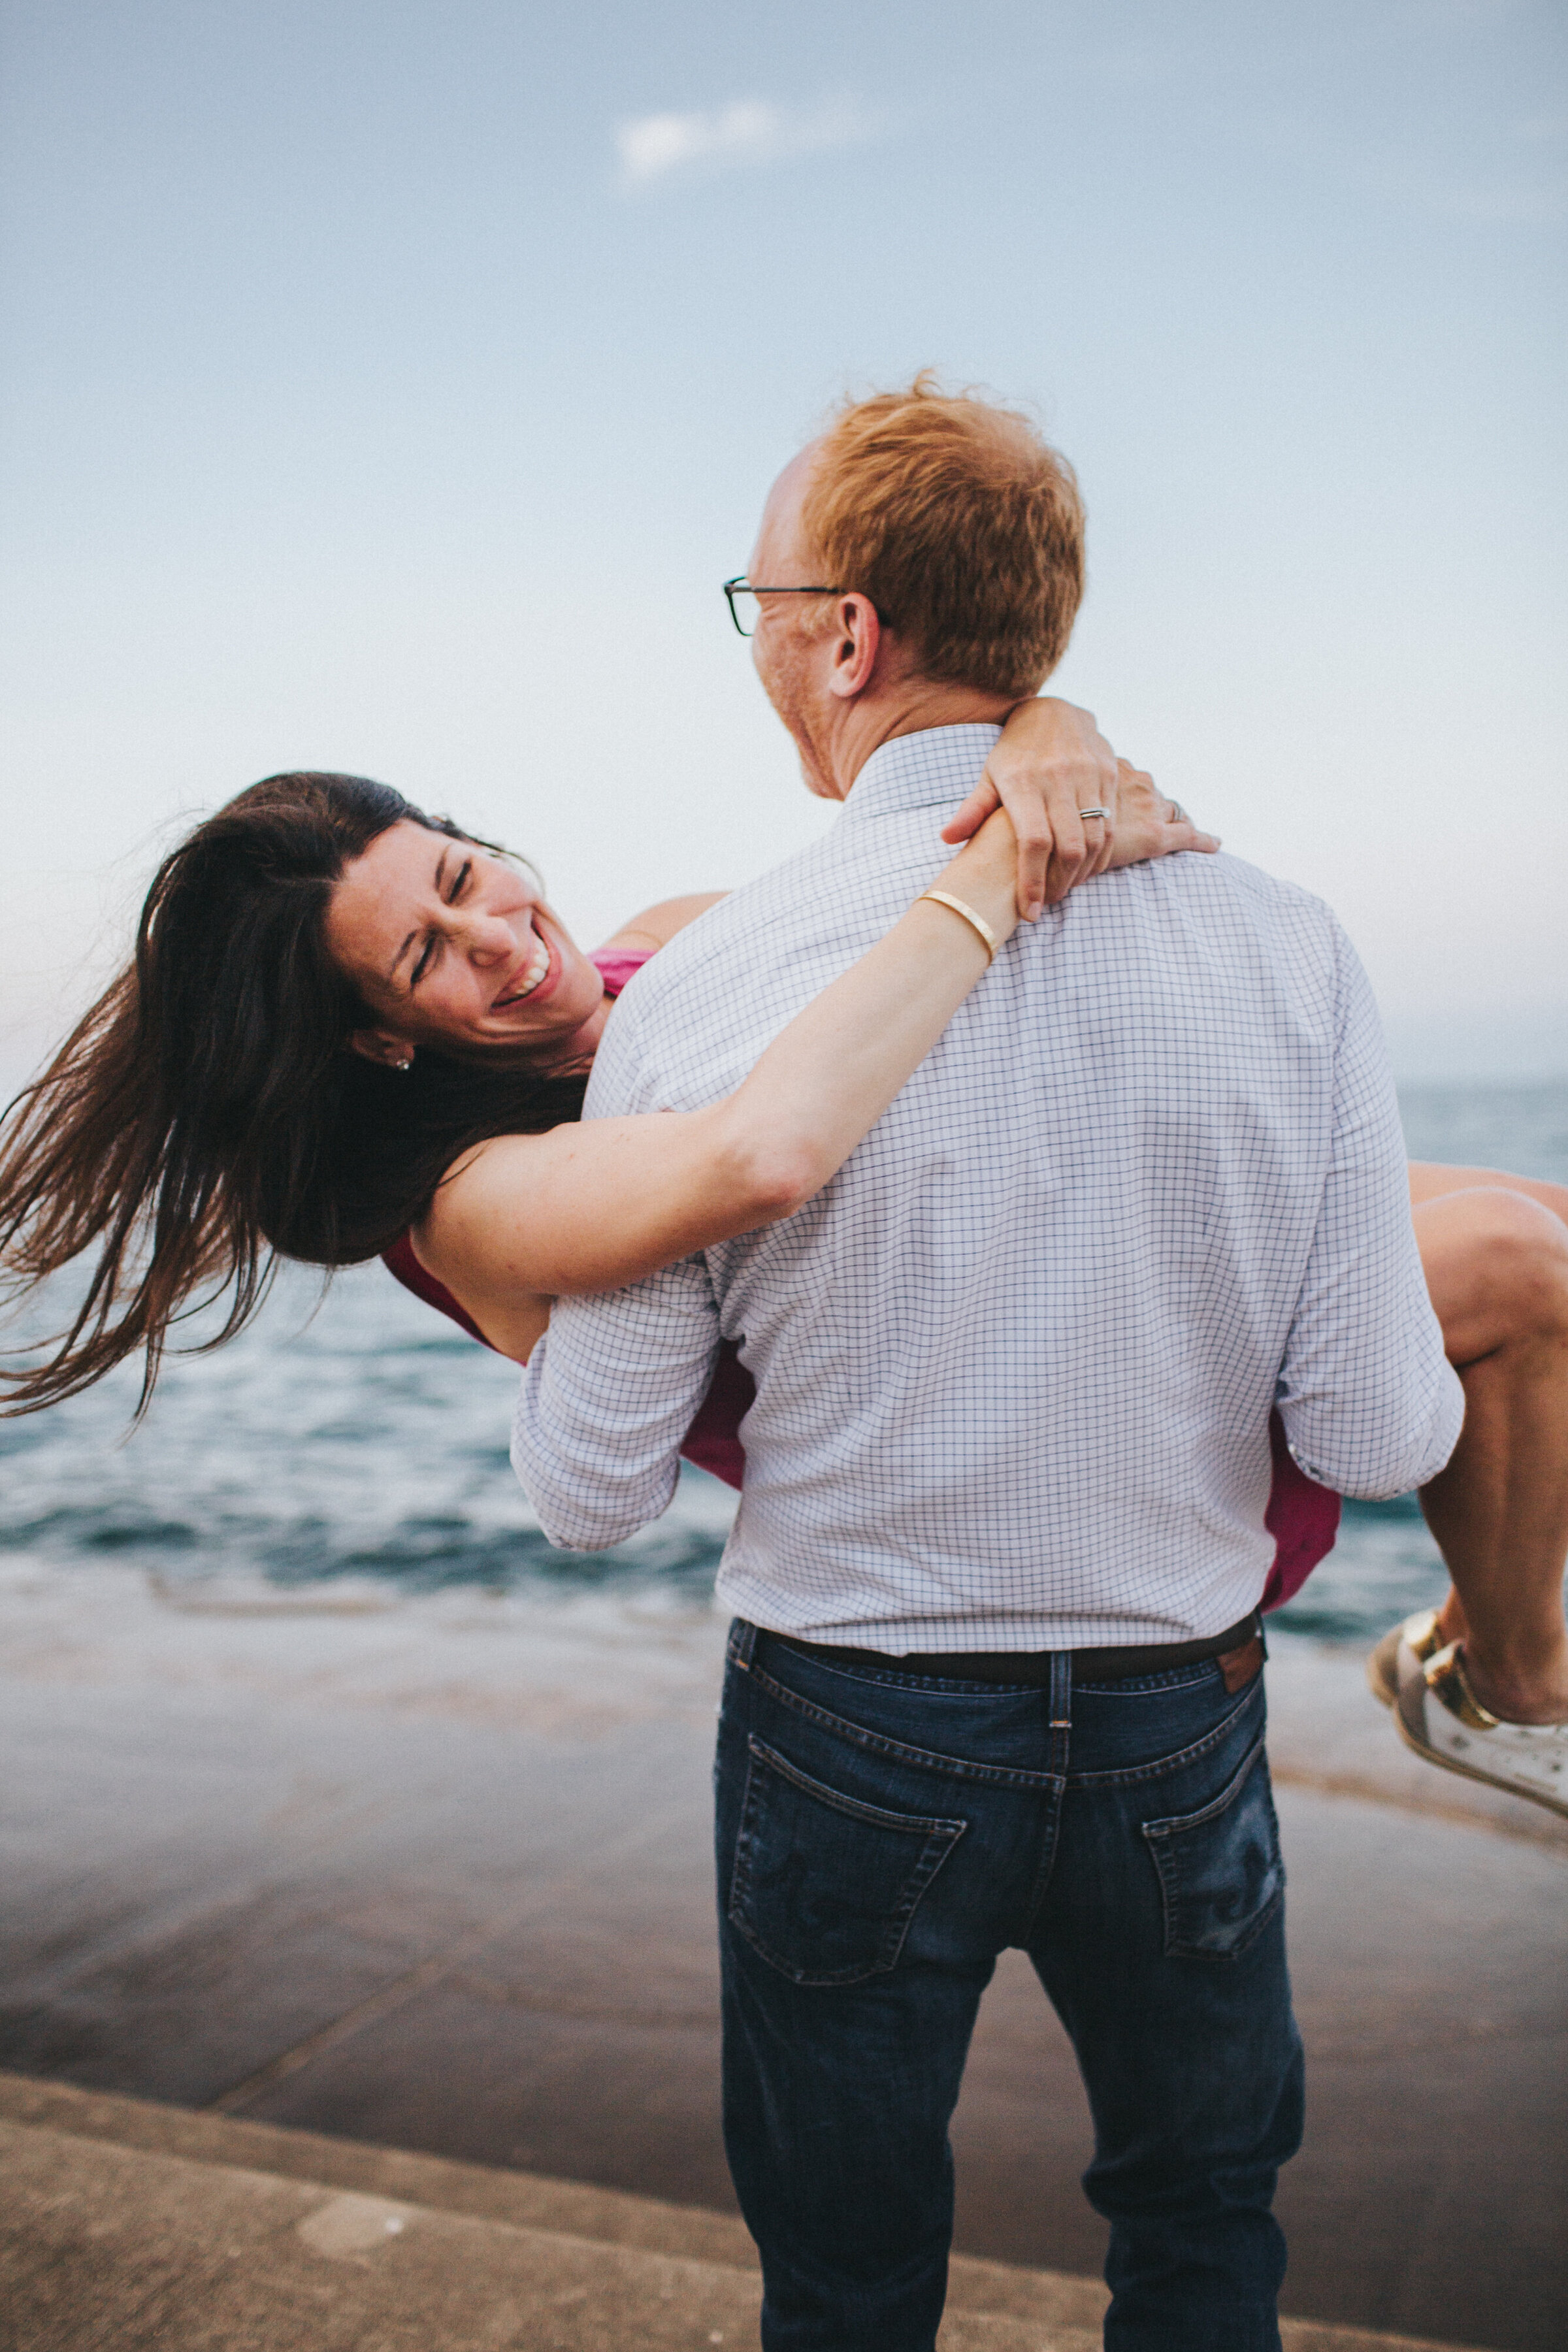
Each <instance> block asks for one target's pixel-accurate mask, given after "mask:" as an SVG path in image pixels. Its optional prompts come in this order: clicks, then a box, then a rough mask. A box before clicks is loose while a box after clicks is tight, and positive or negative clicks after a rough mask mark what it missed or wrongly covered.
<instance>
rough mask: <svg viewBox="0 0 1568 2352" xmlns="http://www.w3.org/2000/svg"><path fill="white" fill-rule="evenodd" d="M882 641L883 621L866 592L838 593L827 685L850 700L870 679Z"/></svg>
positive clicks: (839, 695)
mask: <svg viewBox="0 0 1568 2352" xmlns="http://www.w3.org/2000/svg"><path fill="white" fill-rule="evenodd" d="M881 643H882V624H881V622H880V621H879V619H878V617H877V607H876V606H875V604H872V602H871V599H870V598H869V596H859V595H856V596H840V598H839V599H838V602H837V604H836V605H835V607H834V611H833V661H832V666H831V667H830V668H829V670H828V673H827V688H828V692H829V693H830V694H837V696H838V697H839V698H840V699H841V700H843V701H845V702H851V701H853V700H854V698H855V697H856V695H858V694H863V693H864V692H865V690H866V688H868V686H869V685H870V683H871V677H872V673H873V672H874V670H875V669H876V667H877V655H878V651H879V647H880V646H881Z"/></svg>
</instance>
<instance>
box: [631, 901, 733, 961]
mask: <svg viewBox="0 0 1568 2352" xmlns="http://www.w3.org/2000/svg"><path fill="white" fill-rule="evenodd" d="M729 895H730V894H729V892H728V891H727V890H692V891H689V892H688V894H687V896H686V897H685V898H660V899H659V900H658V903H657V904H656V905H654V906H652V907H645V908H643V910H642V913H641V914H640V915H634V916H633V917H632V919H631V920H630V922H629V923H623V924H622V926H621V928H620V929H619V930H618V931H617V932H616V934H615V936H614V938H613V939H608V940H605V947H606V948H626V949H633V948H663V947H668V945H669V942H670V940H672V939H673V938H674V937H675V934H676V933H677V931H683V930H684V929H686V926H687V924H688V923H694V922H695V921H696V920H697V918H698V916H699V915H705V914H706V913H707V911H708V909H709V908H710V907H716V906H717V905H718V904H719V901H720V899H721V898H728V897H729Z"/></svg>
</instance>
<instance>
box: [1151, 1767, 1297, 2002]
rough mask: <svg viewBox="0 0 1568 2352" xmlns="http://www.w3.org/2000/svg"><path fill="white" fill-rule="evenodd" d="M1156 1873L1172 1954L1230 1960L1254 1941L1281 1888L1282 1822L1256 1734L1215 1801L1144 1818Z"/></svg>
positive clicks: (1167, 1945)
mask: <svg viewBox="0 0 1568 2352" xmlns="http://www.w3.org/2000/svg"><path fill="white" fill-rule="evenodd" d="M1143 1835H1144V1836H1145V1838H1146V1839H1147V1840H1148V1842H1149V1851H1150V1853H1152V1855H1153V1858H1154V1867H1155V1869H1156V1870H1157V1871H1158V1872H1159V1874H1160V1891H1161V1895H1162V1896H1163V1901H1164V1906H1165V1949H1166V1951H1167V1953H1169V1954H1170V1955H1171V1956H1172V1957H1173V1958H1182V1959H1205V1960H1229V1959H1235V1958H1237V1957H1238V1956H1239V1955H1240V1954H1241V1953H1243V1952H1245V1951H1246V1949H1247V1946H1248V1945H1249V1944H1251V1943H1253V1942H1255V1941H1256V1939H1257V1938H1258V1937H1259V1936H1260V1935H1261V1934H1262V1933H1263V1930H1264V1928H1265V1927H1267V1926H1268V1922H1269V1920H1270V1919H1271V1918H1272V1917H1273V1916H1274V1914H1275V1912H1276V1911H1277V1910H1278V1909H1279V1905H1280V1902H1281V1901H1282V1899H1283V1897H1284V1893H1285V1862H1284V1857H1283V1855H1282V1854H1281V1853H1280V1851H1279V1822H1277V1820H1276V1819H1275V1816H1274V1799H1273V1794H1272V1792H1271V1790H1270V1788H1269V1785H1268V1760H1267V1759H1266V1758H1265V1756H1264V1753H1263V1742H1262V1740H1261V1739H1259V1740H1258V1741H1257V1742H1256V1743H1255V1744H1254V1746H1253V1747H1251V1748H1249V1749H1248V1750H1247V1755H1246V1757H1245V1758H1244V1759H1243V1760H1242V1763H1241V1766H1240V1768H1239V1769H1238V1770H1237V1772H1236V1774H1235V1775H1234V1776H1233V1778H1232V1779H1231V1780H1229V1781H1228V1782H1227V1783H1226V1787H1225V1788H1223V1789H1222V1790H1220V1792H1219V1795H1218V1796H1217V1797H1215V1800H1214V1801H1213V1802H1212V1804H1207V1805H1205V1806H1204V1807H1203V1808H1202V1809H1201V1811H1198V1812H1195V1813H1177V1814H1174V1815H1173V1816H1172V1818H1171V1819H1170V1820H1168V1821H1162V1822H1144V1823H1143Z"/></svg>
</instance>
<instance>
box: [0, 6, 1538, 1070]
mask: <svg viewBox="0 0 1568 2352" xmlns="http://www.w3.org/2000/svg"><path fill="white" fill-rule="evenodd" d="M1565 226H1568V11H1564V9H1563V7H1562V5H1561V0H1353V5H1341V0H1317V5H1313V6H1312V7H1311V8H1307V7H1304V6H1301V5H1271V0H1247V5H1228V0H1194V5H1179V0H1082V5H1080V4H1079V0H1063V4H1062V5H1050V0H1032V5H1014V0H966V5H964V6H963V7H962V8H960V7H958V6H956V5H944V6H938V5H931V0H900V5H897V6H892V5H884V0H867V5H863V6H861V7H860V8H859V9H858V10H855V11H845V10H843V9H841V8H839V7H837V6H833V5H825V0H795V5H793V6H792V7H790V8H788V9H779V8H773V9H763V8H759V7H748V6H745V5H725V6H722V7H721V6H718V5H709V0H675V5H661V6H659V7H658V8H657V9H650V8H648V7H647V6H646V5H641V6H637V7H633V6H631V5H618V0H617V5H610V4H609V0H576V5H574V6H573V7H572V8H571V9H570V10H567V9H562V8H545V7H543V6H541V5H532V6H523V5H516V0H438V5H436V0H265V5H258V0H224V5H221V6H215V5H212V0H3V5H0V317H3V318H4V320H5V331H4V338H3V344H0V596H3V600H4V611H3V613H0V647H3V649H0V693H3V698H4V710H5V718H4V746H3V749H0V760H3V770H0V772H3V774H4V778H5V841H6V853H7V854H6V856H5V859H4V860H3V861H0V1068H3V1070H4V1073H5V1076H16V1075H18V1074H19V1073H20V1071H21V1069H22V1068H23V1067H24V1066H26V1065H27V1064H29V1063H31V1062H32V1061H33V1060H34V1059H35V1058H36V1057H37V1054H38V1053H39V1052H40V1051H41V1049H42V1047H43V1045H44V1044H45V1043H46V1042H47V1039H48V1037H49V1036H50V1035H51V1034H53V1033H55V1032H56V1031H58V1027H59V1026H60V1024H62V1022H63V1021H64V1020H65V1019H66V1018H67V1016H68V1013H70V1012H71V1011H73V1010H74V1009H75V1008H76V1007H77V1006H78V1005H79V1004H80V1003H82V1002H83V1001H85V997H86V994H87V992H89V990H90V989H91V988H92V987H93V986H94V985H95V984H96V982H99V981H100V980H101V979H102V978H103V977H104V976H105V975H106V974H107V972H108V971H110V969H111V968H112V965H113V962H114V960H115V958H116V957H117V956H118V954H119V953H120V952H121V950H122V949H123V946H124V943H125V940H126V938H127V936H128V931H129V927H130V924H131V922H132V918H133V915H134V911H135V908H136V906H137V904H138V902H139V899H140V895H141V891H142V887H143V886H144V884H145V881H146V878H147V877H148V875H149V873H150V871H151V869H152V866H153V864H154V863H155V861H156V858H157V856H158V855H159V853H160V852H161V850H162V849H163V848H164V847H166V846H167V845H168V844H169V843H170V842H171V841H172V840H173V839H174V838H175V837H177V835H178V833H179V831H180V829H181V827H182V826H183V824H184V823H186V822H188V821H189V819H190V818H191V817H192V816H193V815H194V814H196V813H198V812H200V811H202V810H205V809H208V808H211V807H213V806H215V805H216V804H217V803H219V802H221V801H222V800H223V799H225V798H226V797H227V796H228V795H229V794H230V793H233V792H235V791H237V790H238V789H240V788H241V787H242V786H243V785H245V784H247V783H248V782H252V781H253V780H254V779H256V778H257V777H258V776H261V775H265V774H268V773H270V772H276V771H279V770H280V769H286V768H290V767H303V766H309V767H322V768H346V769H351V770H353V771H355V772H361V773H366V774H371V775H375V776H379V777H381V778H383V779H384V781H386V782H391V783H394V784H396V785H397V786H399V787H400V788H401V789H402V790H404V791H405V792H406V793H409V794H410V796H411V797H412V798H414V799H416V800H417V801H421V802H423V803H425V804H426V805H427V806H430V807H433V808H436V809H438V810H442V811H450V812H451V813H452V814H456V815H457V816H458V818H459V819H460V821H462V822H463V823H464V824H468V825H470V826H471V827H473V828H474V829H476V830H478V831H479V832H481V833H485V832H489V833H493V834H496V835H500V837H501V838H503V839H505V840H506V841H508V842H509V843H511V844H512V845H515V846H517V847H518V848H520V849H522V850H524V851H526V852H527V853H528V854H529V855H530V856H531V857H532V858H534V859H535V860H536V861H537V862H538V864H539V865H540V866H542V869H543V871H544V873H545V875H546V877H547V878H548V881H549V884H550V887H551V891H552V897H553V898H554V899H555V901H556V902H557V904H558V905H559V906H560V908H561V909H562V911H563V914H564V915H565V917H566V919H567V920H568V921H569V922H570V923H571V925H572V927H573V928H574V930H575V931H576V932H577V933H578V935H579V936H580V937H581V938H583V939H584V941H586V942H590V943H591V942H592V941H594V940H596V939H597V938H601V937H603V936H604V935H605V932H607V931H608V930H609V929H612V928H613V927H614V926H615V924H616V922H617V921H619V920H620V919H623V918H624V917H625V916H626V915H627V914H629V913H630V912H631V911H632V910H633V909H634V908H637V907H638V906H641V905H645V904H647V902H648V901H649V900H651V899H653V898H659V897H662V896H665V895H667V894H669V893H671V892H676V891H681V890H690V889H699V888H717V887H723V886H725V885H727V884H730V883H733V882H738V881H741V880H743V879H745V878H746V877H749V876H750V875H752V874H754V873H757V872H759V871H760V870H762V868H763V867H764V866H768V865H770V864H772V863H773V862H774V861H775V860H777V859H778V858H780V857H781V856H786V855H787V854H788V853H789V852H790V851H792V850H793V849H795V847H797V846H799V845H801V844H803V843H805V842H806V841H808V840H810V839H812V838H814V837H815V836H816V835H817V834H818V833H819V832H820V831H821V829H822V828H823V826H824V825H825V824H826V823H828V822H830V821H831V814H832V813H831V811H830V810H826V809H824V808H823V807H822V806H821V804H819V803H814V802H813V801H811V800H810V799H809V798H808V797H807V795H806V794H805V791H804V790H803V788H802V786H801V784H800V782H799V781H798V775H797V772H796V769H795V761H794V758H793V754H792V751H791V749H790V746H789V744H788V742H787V740H786V739H785V738H784V735H783V733H782V731H781V730H780V729H779V727H778V725H777V722H776V720H774V719H773V716H772V714H771V712H770V711H769V710H768V708H767V706H766V704H765V702H764V700H763V696H762V693H761V690H760V688H758V686H757V684H756V682H755V680H754V678H753V677H752V672H751V668H750V663H749V657H748V655H747V652H746V648H745V646H743V645H742V641H741V640H740V639H739V638H738V637H737V636H735V635H734V634H733V632H732V631H731V627H730V624H729V621H728V619H727V617H726V614H725V612H724V607H723V604H722V601H721V596H720V592H719V583H720V582H721V580H722V579H723V578H724V577H725V575H726V574H727V573H731V572H739V571H741V570H742V569H743V568H744V565H745V562H746V559H747V554H748V551H749V549H750V544H751V541H752V533H753V530H754V528H755V522H756V518H757V514H758V512H759V509H760V507H761V503H762V499H763V495H764V493H765V491H766V488H767V486H768V483H769V481H770V480H771V478H772V477H773V474H774V473H775V472H776V471H777V469H778V468H779V467H780V466H781V465H782V464H783V463H784V461H785V460H786V459H787V458H788V457H789V456H790V454H791V453H792V451H793V450H794V449H795V447H797V446H799V445H800V443H801V442H802V441H803V440H804V439H805V438H807V437H809V436H810V434H811V433H812V431H813V430H814V428H815V427H816V425H818V424H819V423H820V421H821V420H822V418H823V417H824V415H826V413H827V411H828V410H829V409H830V408H831V406H832V404H834V403H835V402H836V401H837V399H839V398H841V397H843V396H844V395H845V394H847V393H853V392H858V391H863V390H867V389H870V388H879V387H882V386H886V385H889V384H897V383H901V382H907V381H908V380H909V378H910V376H911V375H912V374H913V373H914V372H915V371H916V370H917V369H919V368H921V367H922V366H925V365H932V366H935V367H936V368H938V369H939V370H940V371H941V372H942V374H943V375H944V377H945V378H946V380H947V381H948V382H949V383H952V384H954V385H964V384H982V385H985V386H987V387H990V388H991V389H992V390H994V392H995V393H997V394H1000V395H1002V396H1004V397H1005V398H1007V399H1009V400H1012V401H1016V402H1018V403H1020V404H1025V405H1026V406H1028V407H1029V408H1030V409H1031V410H1032V411H1033V413H1034V414H1036V415H1037V416H1038V418H1039V419H1040V421H1041V422H1042V424H1043V425H1044V426H1045V429H1046V430H1047V433H1048V435H1049V436H1050V437H1051V438H1052V439H1053V440H1054V441H1055V442H1056V443H1057V444H1058V446H1060V447H1061V448H1063V449H1064V450H1065V451H1066V452H1067V453H1068V456H1069V457H1071V458H1072V460H1073V462H1074V464H1075V465H1076V467H1077V468H1078V470H1079V477H1080V479H1081V482H1082V485H1083V488H1084V492H1085V496H1086V499H1087V502H1088V507H1089V566H1090V580H1089V594H1088V597H1087V600H1086V604H1085V607H1084V611H1083V614H1082V616H1081V619H1080V621H1079V628H1078V631H1077V635H1076V636H1075V639H1074V643H1073V646H1072V648H1071V649H1070V651H1069V653H1068V657H1067V660H1066V662H1065V663H1064V665H1063V667H1062V668H1061V670H1060V671H1059V672H1058V677H1057V678H1056V680H1055V681H1053V684H1054V685H1055V687H1056V688H1058V690H1060V691H1061V692H1063V693H1065V694H1068V695H1069V696H1070V697H1072V698H1074V699H1076V700H1078V701H1080V702H1083V703H1085V704H1087V705H1088V706H1089V708H1090V709H1093V710H1094V711H1095V712H1096V713H1097V714H1098V716H1099V718H1100V723H1101V725H1102V726H1103V728H1104V729H1105V730H1106V732H1107V733H1108V734H1109V735H1110V738H1111V740H1112V741H1113V742H1114V743H1115V744H1116V746H1117V748H1118V749H1119V750H1121V751H1124V752H1126V753H1127V754H1128V755H1129V756H1130V757H1131V758H1132V759H1134V760H1135V761H1138V762H1139V763H1140V764H1141V765H1143V766H1147V767H1149V768H1151V769H1152V771H1153V772H1154V774H1155V775H1156V777H1157V778H1158V780H1159V781H1160V782H1161V783H1162V784H1163V786H1164V787H1165V788H1166V789H1167V790H1168V791H1170V792H1172V793H1175V794H1177V795H1178V796H1179V797H1180V798H1181V799H1182V800H1183V801H1184V802H1185V803H1187V805H1188V806H1189V807H1190V808H1191V809H1192V810H1193V811H1194V814H1197V815H1198V816H1199V818H1200V819H1201V821H1203V822H1205V823H1206V824H1210V825H1212V826H1213V827H1215V829H1216V830H1218V831H1219V832H1220V833H1222V834H1223V835H1224V836H1225V838H1226V847H1227V848H1229V849H1232V850H1235V851H1236V852H1237V854H1239V855H1241V856H1246V857H1248V858H1252V859H1254V860H1256V861H1257V862H1258V863H1259V864H1261V865H1263V866H1268V867H1269V868H1270V869H1272V870H1273V871H1275V872H1278V873H1280V874H1284V875H1287V876H1289V877H1292V878H1294V879H1296V880H1299V881H1300V882H1302V883H1304V884H1305V885H1307V886H1308V887H1310V888H1312V889H1315V890H1318V891H1321V893H1322V894H1323V895H1324V896H1325V897H1327V898H1329V899H1331V901H1332V903H1333V904H1334V905H1335V906H1336V907H1337V908H1338V909H1339V910H1340V912H1341V914H1342V917H1343V918H1344V919H1345V921H1346V923H1347V925H1348V926H1349V928H1350V930H1351V933H1352V937H1353V938H1354V940H1356V942H1357V945H1358V946H1359V948H1360V950H1361V951H1362V953H1363V957H1364V959H1365V961H1366V963H1367V965H1368V968H1369V970H1370V971H1371V973H1372V977H1373V983H1374V986H1375V987H1376V989H1377V992H1378V995H1379V999H1380V1002H1381V1003H1382V1005H1383V1008H1384V1017H1385V1020H1386V1022H1387V1025H1388V1029H1389V1034H1390V1038H1391V1042H1392V1044H1393V1046H1394V1055H1395V1064H1396V1067H1397V1068H1398V1069H1399V1071H1400V1072H1401V1074H1402V1075H1403V1076H1405V1077H1406V1078H1436V1077H1447V1076H1451V1077H1455V1078H1464V1079H1473V1078H1486V1077H1496V1078H1500V1079H1514V1080H1517V1079H1521V1078H1522V1079H1529V1078H1534V1077H1545V1076H1564V1075H1568V948H1565V946H1564V926H1563V915H1562V907H1563V878H1562V877H1563V874H1564V871H1565V869H1568V791H1565V790H1564V765H1565V762H1564V751H1563V746H1564V743H1565V742H1568V724H1565V721H1568V708H1565V706H1568V660H1564V658H1563V646H1564V644H1565V643H1568V629H1565V620H1568V615H1565V614H1564V601H1565V600H1564V593H1563V581H1564V555H1563V551H1564V547H1565V546H1568V449H1565V438H1568V436H1565V427H1564V404H1563V396H1562V379H1563V313H1564V307H1565V295H1568V270H1565V268H1564V252H1563V247H1564V233H1565Z"/></svg>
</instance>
